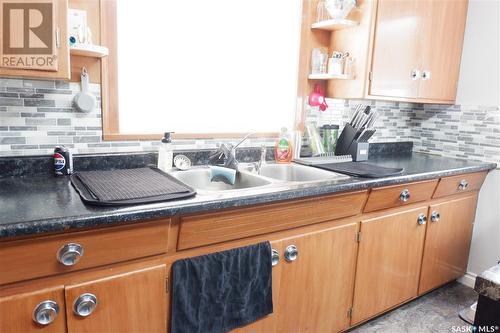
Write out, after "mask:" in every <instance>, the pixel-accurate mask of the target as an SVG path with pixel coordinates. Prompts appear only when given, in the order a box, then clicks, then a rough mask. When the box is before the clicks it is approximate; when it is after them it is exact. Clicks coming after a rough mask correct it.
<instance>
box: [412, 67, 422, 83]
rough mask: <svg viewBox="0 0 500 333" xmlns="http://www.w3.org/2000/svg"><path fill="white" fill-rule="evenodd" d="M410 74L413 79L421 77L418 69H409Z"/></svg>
mask: <svg viewBox="0 0 500 333" xmlns="http://www.w3.org/2000/svg"><path fill="white" fill-rule="evenodd" d="M410 76H411V79H412V80H414V81H415V80H418V79H420V78H421V77H422V73H421V72H420V71H419V70H418V69H414V70H412V71H411V74H410Z"/></svg>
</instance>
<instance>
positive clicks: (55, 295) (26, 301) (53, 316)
mask: <svg viewBox="0 0 500 333" xmlns="http://www.w3.org/2000/svg"><path fill="white" fill-rule="evenodd" d="M37 309H38V311H36V310H37ZM36 314H38V316H39V317H38V318H39V320H40V321H41V322H42V324H37V323H36V322H35V319H36V316H35V315H36ZM65 318H66V314H65V309H64V288H63V286H58V287H54V288H48V289H43V290H37V291H31V292H24V293H21V294H15V295H11V296H0V332H2V333H17V332H23V333H31V332H46V333H50V332H54V333H60V332H66V319H65Z"/></svg>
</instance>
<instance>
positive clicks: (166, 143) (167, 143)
mask: <svg viewBox="0 0 500 333" xmlns="http://www.w3.org/2000/svg"><path fill="white" fill-rule="evenodd" d="M172 133H173V132H165V134H164V135H163V139H161V146H160V149H159V151H158V169H160V170H163V171H165V172H167V171H170V170H172V167H173V159H174V149H173V147H172Z"/></svg>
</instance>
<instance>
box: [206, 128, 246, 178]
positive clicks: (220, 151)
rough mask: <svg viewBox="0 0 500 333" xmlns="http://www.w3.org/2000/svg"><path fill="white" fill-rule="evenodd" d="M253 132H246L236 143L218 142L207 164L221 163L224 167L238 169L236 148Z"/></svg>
mask: <svg viewBox="0 0 500 333" xmlns="http://www.w3.org/2000/svg"><path fill="white" fill-rule="evenodd" d="M252 134H253V133H248V134H247V135H245V137H243V139H241V140H240V141H239V142H238V143H237V144H236V145H234V146H233V145H232V144H230V143H228V144H226V143H220V144H218V146H217V150H216V151H215V153H213V154H212V155H210V156H209V157H208V164H210V165H221V166H223V167H226V168H230V169H234V170H236V171H237V170H238V161H237V160H236V148H238V146H239V145H241V144H242V143H243V142H244V141H245V140H246V139H248V137H249V136H250V135H252Z"/></svg>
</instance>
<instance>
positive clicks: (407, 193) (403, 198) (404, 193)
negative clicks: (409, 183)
mask: <svg viewBox="0 0 500 333" xmlns="http://www.w3.org/2000/svg"><path fill="white" fill-rule="evenodd" d="M399 200H400V201H402V202H407V201H408V200H410V191H409V190H408V189H407V188H405V189H404V190H403V191H402V192H401V194H400V195H399Z"/></svg>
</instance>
